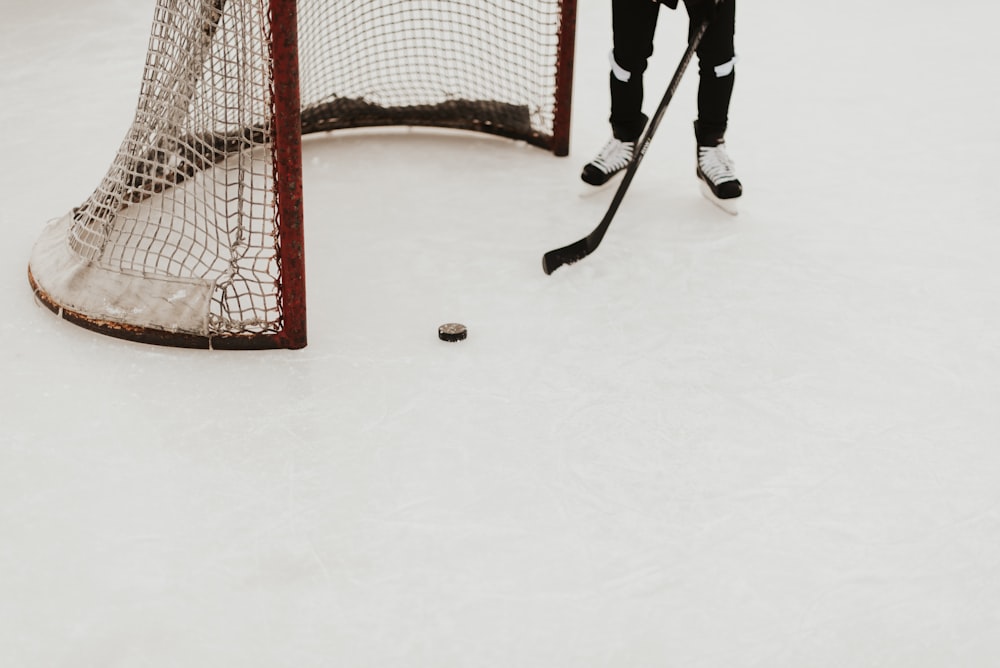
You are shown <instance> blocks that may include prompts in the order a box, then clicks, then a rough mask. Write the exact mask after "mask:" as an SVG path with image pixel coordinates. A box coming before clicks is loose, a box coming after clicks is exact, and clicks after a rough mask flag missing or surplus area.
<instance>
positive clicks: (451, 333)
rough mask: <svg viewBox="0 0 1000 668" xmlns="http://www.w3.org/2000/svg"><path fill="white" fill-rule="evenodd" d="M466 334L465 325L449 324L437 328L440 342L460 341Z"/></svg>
mask: <svg viewBox="0 0 1000 668" xmlns="http://www.w3.org/2000/svg"><path fill="white" fill-rule="evenodd" d="M468 333H469V332H468V330H467V329H466V328H465V325H460V324H459V323H457V322H449V323H446V324H444V325H441V326H440V327H438V338H439V339H441V340H442V341H449V342H454V341H462V340H464V339H465V337H466V336H467V335H468Z"/></svg>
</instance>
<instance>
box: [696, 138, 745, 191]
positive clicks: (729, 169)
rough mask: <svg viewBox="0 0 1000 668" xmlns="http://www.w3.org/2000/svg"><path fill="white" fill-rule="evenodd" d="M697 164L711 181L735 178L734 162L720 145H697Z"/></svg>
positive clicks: (723, 181)
mask: <svg viewBox="0 0 1000 668" xmlns="http://www.w3.org/2000/svg"><path fill="white" fill-rule="evenodd" d="M698 166H699V167H700V168H701V171H702V173H703V174H704V175H705V176H707V177H708V178H709V179H710V180H711V181H712V183H715V184H719V183H725V182H726V181H735V180H736V164H735V163H734V162H733V159H732V158H730V157H729V154H728V153H726V149H725V148H723V147H722V146H700V147H698Z"/></svg>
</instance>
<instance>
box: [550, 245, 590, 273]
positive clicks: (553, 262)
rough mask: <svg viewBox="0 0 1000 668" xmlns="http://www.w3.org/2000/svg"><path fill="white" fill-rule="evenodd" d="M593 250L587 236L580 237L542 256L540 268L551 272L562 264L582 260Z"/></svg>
mask: <svg viewBox="0 0 1000 668" xmlns="http://www.w3.org/2000/svg"><path fill="white" fill-rule="evenodd" d="M593 250H594V249H593V248H592V247H591V245H590V239H589V238H585V239H580V240H579V241H576V242H573V243H571V244H570V245H569V246H563V247H562V248H556V249H555V250H550V251H549V252H548V253H546V254H545V255H543V256H542V270H543V271H545V273H546V274H551V273H552V272H553V271H555V270H556V269H558V268H559V267H561V266H563V265H564V264H573V263H574V262H576V261H578V260H582V259H583V258H585V257H587V256H588V255H590V254H591V252H593Z"/></svg>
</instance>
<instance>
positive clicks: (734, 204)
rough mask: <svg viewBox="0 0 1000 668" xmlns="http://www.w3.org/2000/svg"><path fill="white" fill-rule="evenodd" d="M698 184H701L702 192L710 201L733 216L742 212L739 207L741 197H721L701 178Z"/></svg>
mask: <svg viewBox="0 0 1000 668" xmlns="http://www.w3.org/2000/svg"><path fill="white" fill-rule="evenodd" d="M698 185H700V186H701V194H702V195H704V196H705V199H707V200H708V201H709V202H711V203H712V204H714V205H715V206H717V207H719V208H720V209H722V210H723V211H725V212H726V213H728V214H729V215H731V216H738V215H739V213H740V209H739V201H740V198H739V197H734V198H732V199H719V198H718V197H716V196H715V193H713V192H712V189H711V188H709V187H708V184H707V183H705V182H704V181H701V180H699V181H698Z"/></svg>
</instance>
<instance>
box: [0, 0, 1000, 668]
mask: <svg viewBox="0 0 1000 668" xmlns="http://www.w3.org/2000/svg"><path fill="white" fill-rule="evenodd" d="M580 3H581V7H580V10H579V26H578V35H577V59H576V79H575V86H576V87H575V97H574V119H573V122H574V126H573V134H572V153H571V156H570V157H569V158H555V157H552V156H551V155H549V154H546V153H545V152H543V151H541V150H538V149H535V148H531V147H527V146H524V145H522V144H518V143H515V142H510V141H507V140H501V139H495V138H490V137H486V136H480V135H473V134H454V133H452V134H448V133H439V132H424V131H409V130H392V131H382V132H345V133H340V134H333V135H325V136H314V137H310V138H308V139H307V141H306V146H305V166H306V172H305V179H306V182H305V187H306V202H305V205H306V216H307V224H306V238H307V246H308V256H307V267H308V272H309V273H308V281H309V310H310V323H309V324H310V344H309V346H308V347H307V348H306V349H304V350H301V351H297V352H290V351H277V352H256V353H253V352H250V353H248V352H229V353H226V352H221V353H220V352H202V351H186V350H175V349H166V348H157V347H149V346H143V345H140V344H133V343H128V342H124V341H119V340H116V339H111V338H107V337H103V336H100V335H97V334H92V333H90V332H87V331H85V330H83V329H80V328H77V327H74V326H73V325H70V324H68V323H66V322H64V321H61V320H59V319H57V318H55V317H54V316H53V315H52V314H51V313H49V312H48V311H47V310H45V309H44V308H41V307H40V306H38V305H36V304H35V302H34V300H33V298H32V294H31V291H30V289H29V287H28V283H27V277H26V267H27V261H28V257H29V254H30V251H31V247H32V245H33V243H34V241H35V239H36V238H37V237H38V235H39V234H40V232H41V230H42V228H43V226H44V224H45V223H46V221H48V220H49V219H52V218H55V217H57V216H60V215H62V214H64V213H65V212H66V211H68V210H69V209H70V208H72V207H73V206H76V205H78V204H79V203H81V202H82V201H83V200H84V199H85V198H86V196H87V195H88V194H89V193H90V191H91V190H92V189H93V187H94V186H95V185H96V184H97V182H98V181H99V180H100V178H101V176H103V174H104V171H105V169H106V168H107V166H108V164H109V163H110V161H111V158H112V157H113V155H114V153H115V151H116V149H117V148H118V145H119V143H120V141H121V138H122V137H123V136H124V133H125V131H126V129H127V127H128V124H129V123H130V122H131V117H132V113H133V110H134V104H135V100H136V97H137V94H138V84H139V79H140V76H141V72H142V67H143V60H144V54H145V49H146V44H147V39H148V37H147V36H148V26H149V23H150V19H151V17H152V5H153V3H152V0H88V1H87V2H79V1H78V0H52V1H50V2H28V1H27V0H0V5H2V6H3V13H2V15H3V20H2V21H0V121H2V125H0V127H2V132H3V138H4V141H3V149H4V150H3V157H2V160H0V170H2V174H3V178H2V179H0V201H2V202H3V206H2V207H0V225H2V229H3V234H4V241H3V243H2V244H0V258H2V261H0V272H2V273H0V310H2V312H3V313H5V314H6V317H5V318H4V319H3V321H2V322H0V336H2V345H0V360H2V362H0V364H2V372H3V381H2V382H3V389H4V394H3V399H2V402H0V667H2V668H111V667H115V668H848V667H850V668H859V667H878V668H993V667H995V666H1000V411H998V408H1000V406H998V400H1000V268H998V266H997V258H998V253H1000V215H998V213H997V180H998V177H997V174H998V170H1000V166H998V163H997V157H998V155H1000V86H998V79H997V72H998V63H1000V46H998V45H997V40H996V26H997V25H998V24H1000V7H998V6H997V5H996V4H995V3H984V2H981V1H980V0H952V2H949V3H942V2H931V1H930V0H883V1H882V2H870V1H868V0H847V1H846V2H838V3H824V2H803V1H801V0H756V1H755V2H747V1H745V0H744V1H743V2H742V3H741V6H740V9H739V14H738V19H737V23H738V34H737V48H738V51H739V54H740V57H741V60H740V65H739V66H738V75H737V84H736V86H737V88H736V96H735V99H734V105H733V109H732V125H731V130H730V133H729V136H728V139H729V145H730V152H731V153H732V155H733V157H734V158H735V159H736V162H737V166H738V169H739V174H740V177H741V179H742V181H743V183H744V186H745V189H746V195H745V197H744V201H743V203H742V209H743V211H742V213H741V215H740V216H738V217H736V218H733V217H730V216H728V215H726V214H724V213H722V212H721V211H719V210H718V209H716V208H714V207H712V206H711V205H710V204H709V203H707V202H706V201H705V200H703V199H701V197H700V195H699V194H698V188H697V184H696V181H695V178H694V175H693V172H694V163H693V153H694V145H693V138H692V133H691V120H692V118H693V116H694V92H695V77H694V76H693V72H689V76H688V78H687V79H686V80H685V82H684V85H683V86H682V88H681V90H680V91H679V93H678V95H677V97H675V99H674V101H673V103H672V105H671V107H670V109H669V111H668V112H667V115H666V117H665V119H664V121H663V124H662V125H661V126H660V129H659V132H658V134H657V136H656V138H655V140H654V142H653V144H652V146H651V148H650V152H649V154H648V156H647V158H646V160H645V161H644V162H643V164H642V167H641V169H640V171H639V172H638V174H637V177H636V179H635V181H634V182H633V184H632V187H631V189H630V191H629V193H628V196H627V198H626V200H625V202H624V204H623V206H622V208H621V210H620V211H619V212H618V216H617V218H616V219H615V222H614V223H613V225H612V226H611V230H610V231H609V233H608V236H607V237H606V239H605V241H604V243H603V245H602V246H601V248H600V249H599V250H598V251H597V252H596V253H595V254H594V255H592V256H591V257H589V258H587V259H586V260H584V261H583V262H580V263H579V264H576V265H573V266H571V267H564V268H563V269H560V270H559V271H557V272H556V273H555V274H553V275H552V276H546V275H545V274H544V273H543V272H542V269H541V256H542V254H543V253H544V252H545V251H546V250H549V249H551V248H554V247H557V246H562V245H564V244H567V243H569V242H571V241H575V240H576V239H579V238H580V237H582V236H584V235H585V234H586V233H587V232H589V231H590V230H591V229H592V228H593V227H594V225H596V223H597V222H598V221H599V220H600V218H601V216H602V214H603V213H604V210H605V209H606V207H607V205H608V202H609V200H610V198H611V195H612V191H610V190H607V191H604V192H603V193H601V194H600V195H597V196H592V197H586V198H582V197H580V196H579V191H580V186H579V185H578V184H579V180H578V173H579V169H580V167H581V165H582V164H583V162H585V161H586V160H587V159H588V158H589V157H590V156H591V155H592V154H593V153H594V152H595V151H596V150H597V149H599V148H600V146H601V145H602V144H603V142H604V141H605V139H606V138H607V127H606V117H607V104H608V101H607V91H606V80H607V60H606V54H607V51H608V48H609V45H610V27H609V24H610V18H609V13H610V12H609V8H608V4H609V3H607V2H603V1H601V0H580ZM685 28H686V17H685V15H684V13H683V12H676V13H664V15H663V17H662V20H661V30H660V34H659V36H658V41H657V53H656V55H655V56H654V64H653V67H652V69H651V71H650V73H649V75H648V79H647V81H648V82H649V87H650V95H649V100H650V101H649V107H650V109H651V108H652V105H653V103H655V101H656V100H657V99H658V98H659V95H660V93H661V91H662V88H663V86H664V85H665V82H666V80H667V79H668V78H669V76H670V73H671V72H672V71H673V68H674V66H675V65H676V62H677V59H678V58H679V56H680V53H681V51H682V49H683V36H684V31H685ZM448 321H460V322H463V323H465V324H466V325H468V327H469V332H470V335H469V339H468V340H467V341H465V342H463V343H460V344H446V343H442V342H440V341H438V340H437V337H436V330H437V326H438V325H439V324H441V323H443V322H448Z"/></svg>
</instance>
